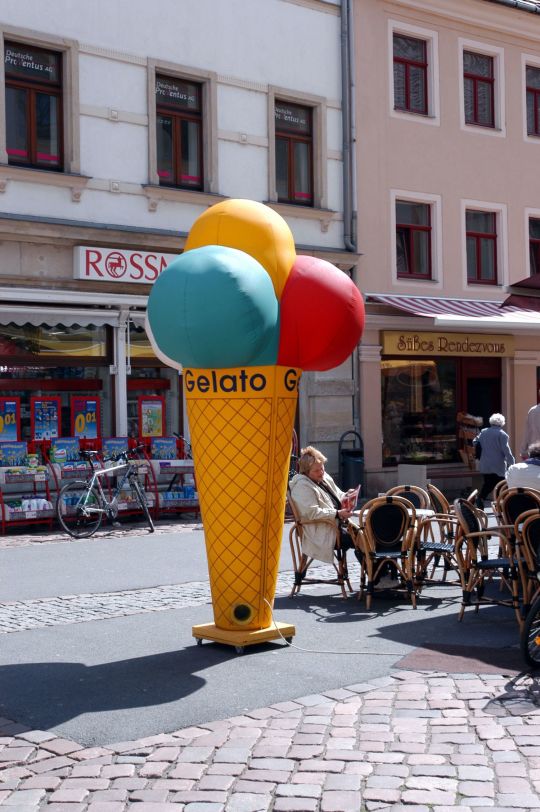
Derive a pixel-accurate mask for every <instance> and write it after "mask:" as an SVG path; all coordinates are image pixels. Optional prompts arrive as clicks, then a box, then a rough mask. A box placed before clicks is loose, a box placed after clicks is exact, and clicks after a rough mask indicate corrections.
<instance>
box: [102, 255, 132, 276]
mask: <svg viewBox="0 0 540 812" xmlns="http://www.w3.org/2000/svg"><path fill="white" fill-rule="evenodd" d="M105 270H106V271H107V273H108V274H109V276H112V278H113V279H121V278H122V277H123V276H124V274H125V272H126V271H127V262H126V258H125V257H124V256H123V254H121V253H120V252H119V251H111V253H110V254H107V256H106V257H105Z"/></svg>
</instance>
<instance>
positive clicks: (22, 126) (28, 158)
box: [4, 42, 63, 172]
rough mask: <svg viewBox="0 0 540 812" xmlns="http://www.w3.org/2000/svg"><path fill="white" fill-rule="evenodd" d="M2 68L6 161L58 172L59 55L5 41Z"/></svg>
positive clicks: (60, 123)
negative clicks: (3, 78) (4, 96)
mask: <svg viewBox="0 0 540 812" xmlns="http://www.w3.org/2000/svg"><path fill="white" fill-rule="evenodd" d="M4 69H5V76H6V149H7V154H8V162H9V163H10V164H16V165H20V166H31V167H36V168H39V169H51V170H54V171H56V172H58V171H61V170H62V168H63V157H62V149H63V145H62V55H61V54H59V53H56V52H54V51H46V50H45V49H43V48H35V47H34V46H33V45H32V46H29V45H24V44H23V43H20V42H5V44H4Z"/></svg>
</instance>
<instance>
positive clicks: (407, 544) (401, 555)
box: [354, 496, 417, 609]
mask: <svg viewBox="0 0 540 812" xmlns="http://www.w3.org/2000/svg"><path fill="white" fill-rule="evenodd" d="M416 530H417V527H416V511H415V508H414V506H413V505H412V504H411V503H410V502H409V501H408V500H407V499H402V498H401V497H399V496H381V497H378V498H377V499H372V500H371V501H370V502H367V503H366V504H365V505H364V507H363V508H362V510H361V513H360V517H359V523H358V527H357V529H356V532H355V535H354V540H355V545H356V546H357V547H358V548H359V549H360V550H361V552H362V553H363V566H362V570H361V581H360V592H359V595H358V597H359V598H362V597H363V596H364V592H365V594H366V608H367V609H370V608H371V601H372V598H373V594H374V592H375V586H376V584H375V581H376V580H377V577H378V576H379V575H380V573H381V571H382V570H383V569H385V568H386V567H387V566H390V567H391V569H393V570H394V571H395V573H396V575H397V576H398V577H399V578H400V579H401V580H402V582H403V584H404V585H405V588H406V590H407V594H408V596H409V597H410V599H411V602H412V605H413V608H414V609H416V591H415V587H414V548H415V539H416ZM366 577H367V586H366V585H365V579H366Z"/></svg>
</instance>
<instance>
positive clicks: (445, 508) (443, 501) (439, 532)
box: [416, 483, 458, 584]
mask: <svg viewBox="0 0 540 812" xmlns="http://www.w3.org/2000/svg"><path fill="white" fill-rule="evenodd" d="M427 492H428V495H429V501H430V503H431V509H432V510H433V512H434V516H430V517H427V518H425V519H424V520H423V521H422V524H421V528H420V533H419V544H418V549H417V554H416V559H417V567H416V579H417V581H418V582H419V584H422V583H423V582H424V581H425V580H426V573H427V570H428V567H429V565H430V564H432V569H431V574H430V575H429V576H428V577H429V580H430V581H433V580H434V574H435V570H436V569H437V567H438V566H439V564H440V562H441V559H442V563H443V571H442V575H441V578H440V581H441V582H442V583H445V582H446V577H447V575H448V573H449V571H450V570H455V571H456V572H458V565H457V559H456V551H455V541H456V530H457V518H456V515H455V513H454V510H453V507H451V506H450V503H449V502H448V499H447V498H446V496H445V495H444V494H443V493H442V491H440V490H439V489H438V488H436V487H435V485H431V483H429V484H428V486H427Z"/></svg>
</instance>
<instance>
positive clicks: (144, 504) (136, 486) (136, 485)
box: [131, 479, 155, 533]
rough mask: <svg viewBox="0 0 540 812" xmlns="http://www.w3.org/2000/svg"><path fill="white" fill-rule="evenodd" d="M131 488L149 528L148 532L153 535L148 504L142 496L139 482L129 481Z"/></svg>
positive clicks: (152, 523) (153, 528) (142, 492)
mask: <svg viewBox="0 0 540 812" xmlns="http://www.w3.org/2000/svg"><path fill="white" fill-rule="evenodd" d="M131 487H132V488H133V490H134V491H135V493H136V494H137V499H138V500H139V505H140V506H141V508H142V512H143V513H144V518H145V519H146V521H147V524H148V527H149V528H150V532H151V533H153V532H154V530H155V527H154V522H153V521H152V517H151V516H150V511H149V510H148V503H147V501H146V496H145V495H144V491H143V490H142V488H141V486H140V484H139V481H138V480H137V479H133V480H132V481H131Z"/></svg>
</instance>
